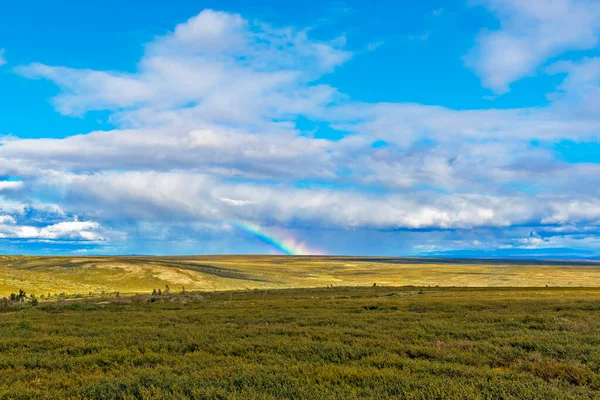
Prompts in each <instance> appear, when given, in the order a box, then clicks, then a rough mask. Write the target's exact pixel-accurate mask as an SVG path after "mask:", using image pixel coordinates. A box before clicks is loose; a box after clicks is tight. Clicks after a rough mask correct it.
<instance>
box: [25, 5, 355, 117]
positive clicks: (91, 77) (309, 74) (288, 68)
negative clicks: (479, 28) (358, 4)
mask: <svg viewBox="0 0 600 400" xmlns="http://www.w3.org/2000/svg"><path fill="white" fill-rule="evenodd" d="M343 45H344V41H340V40H332V41H329V42H318V41H315V40H311V39H309V37H308V35H307V32H306V31H302V30H297V29H294V28H289V27H287V28H273V27H271V26H269V25H267V24H264V23H258V22H257V23H251V22H249V21H247V20H245V19H243V18H242V17H241V16H240V15H237V14H230V13H224V12H218V11H213V10H205V11H202V12H201V13H200V14H198V15H197V16H195V17H193V18H191V19H189V20H188V21H187V22H185V23H182V24H180V25H177V26H176V27H175V29H174V31H173V32H171V33H170V34H168V35H166V36H164V37H160V38H158V39H156V40H155V41H153V42H151V43H149V44H147V45H146V47H145V54H144V57H143V58H142V59H141V60H140V62H139V65H138V71H137V72H136V73H121V72H105V71H93V70H78V69H72V68H67V67H61V66H49V65H44V64H39V63H33V64H30V65H27V66H20V67H17V68H16V71H17V72H18V73H20V74H22V75H23V76H26V77H28V78H44V79H49V80H51V81H53V82H54V83H56V84H57V85H58V86H60V87H61V89H62V90H63V92H62V93H61V94H60V95H59V96H58V97H56V98H55V99H54V103H55V105H56V107H57V109H58V110H59V111H60V112H61V113H63V114H66V115H80V114H83V113H85V112H87V111H89V110H99V109H102V110H104V109H112V110H120V109H131V108H141V107H151V108H152V109H159V110H165V109H170V108H172V107H183V106H190V105H193V108H195V109H196V112H199V113H202V114H203V115H204V116H208V115H212V116H213V118H215V119H218V120H227V121H231V120H234V121H236V120H237V121H241V122H244V123H249V122H255V120H256V119H257V118H260V117H261V116H273V115H274V114H275V113H277V114H285V113H287V112H296V113H297V112H298V111H299V110H302V109H305V108H310V107H313V106H314V105H315V104H313V103H316V105H319V104H320V103H323V102H325V103H326V102H328V101H330V98H331V96H332V95H333V93H332V92H331V89H329V88H328V87H327V86H325V85H321V86H315V87H313V88H311V90H308V89H307V88H306V84H307V82H310V81H312V80H314V79H316V78H319V77H320V76H322V75H323V74H325V73H328V72H331V71H332V70H333V69H334V68H335V67H336V66H338V65H340V64H342V63H343V62H345V61H347V60H348V59H349V58H350V57H351V53H350V52H349V51H346V50H344V49H343ZM138 115H139V114H138ZM253 120H254V121H253Z"/></svg>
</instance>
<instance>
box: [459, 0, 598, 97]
mask: <svg viewBox="0 0 600 400" xmlns="http://www.w3.org/2000/svg"><path fill="white" fill-rule="evenodd" d="M478 3H481V4H483V5H484V6H485V7H487V8H488V9H489V10H490V11H491V12H492V13H494V14H495V15H496V16H497V17H498V19H499V20H500V24H501V28H500V29H499V30H492V31H482V32H481V33H480V34H479V36H478V38H477V41H476V46H475V48H474V49H473V50H472V51H471V52H470V53H469V54H468V56H467V57H466V61H467V65H469V66H470V67H471V68H473V69H474V70H475V72H476V73H477V75H478V76H479V77H480V78H481V80H482V84H483V86H485V87H487V88H490V89H492V90H493V91H494V92H496V93H499V94H502V93H505V92H507V91H508V90H509V85H510V84H511V83H512V82H515V81H517V80H519V79H520V78H522V77H525V76H529V75H532V74H534V73H535V72H536V70H537V68H538V67H539V66H540V65H542V64H543V63H544V62H546V61H547V60H548V59H549V58H551V57H554V56H557V55H560V54H561V53H563V52H566V51H569V50H586V49H591V48H594V47H596V46H597V45H598V35H599V34H600V3H598V2H597V1H594V0H530V1H521V0H481V1H479V2H478Z"/></svg>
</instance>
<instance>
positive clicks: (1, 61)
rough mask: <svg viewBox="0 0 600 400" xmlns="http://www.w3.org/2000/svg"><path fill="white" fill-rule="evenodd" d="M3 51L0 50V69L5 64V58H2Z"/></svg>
mask: <svg viewBox="0 0 600 400" xmlns="http://www.w3.org/2000/svg"><path fill="white" fill-rule="evenodd" d="M4 52H5V50H4V49H0V67H1V66H3V65H5V64H6V58H4Z"/></svg>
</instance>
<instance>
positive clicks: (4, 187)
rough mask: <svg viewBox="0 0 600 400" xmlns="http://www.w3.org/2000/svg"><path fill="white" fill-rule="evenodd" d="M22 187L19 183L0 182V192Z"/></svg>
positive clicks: (21, 183)
mask: <svg viewBox="0 0 600 400" xmlns="http://www.w3.org/2000/svg"><path fill="white" fill-rule="evenodd" d="M23 186H24V185H23V182H21V181H0V191H3V190H16V189H21V188H22V187H23Z"/></svg>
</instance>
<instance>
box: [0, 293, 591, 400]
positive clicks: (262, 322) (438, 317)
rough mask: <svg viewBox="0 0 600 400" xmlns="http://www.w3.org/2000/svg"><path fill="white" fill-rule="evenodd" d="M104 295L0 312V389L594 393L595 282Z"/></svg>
mask: <svg viewBox="0 0 600 400" xmlns="http://www.w3.org/2000/svg"><path fill="white" fill-rule="evenodd" d="M111 301H112V302H107V301H105V300H98V299H88V300H79V301H78V302H75V303H60V302H51V303H42V304H40V305H39V306H38V307H30V306H25V308H22V309H19V308H18V307H17V308H13V309H11V310H4V311H1V310H0V399H9V398H10V399H24V398H40V399H42V398H44V399H58V398H72V399H81V398H88V399H133V398H141V399H144V398H146V399H151V398H152V399H181V398H198V399H203V398H206V399H213V398H214V399H223V398H232V399H236V398H237V399H284V398H285V399H288V398H295V399H311V400H313V399H334V398H335V399H362V398H379V399H382V398H397V399H598V398H600V391H599V390H600V378H599V373H600V289H590V288H545V287H544V288H530V289H524V288H485V289H481V288H435V287H431V288H427V287H425V288H414V287H399V288H391V287H380V286H378V287H362V288H357V287H354V288H343V287H333V288H318V289H286V290H244V291H235V292H227V291H225V292H205V293H189V292H188V293H187V294H180V295H179V294H177V295H176V294H171V295H170V296H156V297H149V296H147V295H146V296H143V297H141V296H138V297H132V298H120V299H116V298H114V297H112V300H111Z"/></svg>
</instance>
